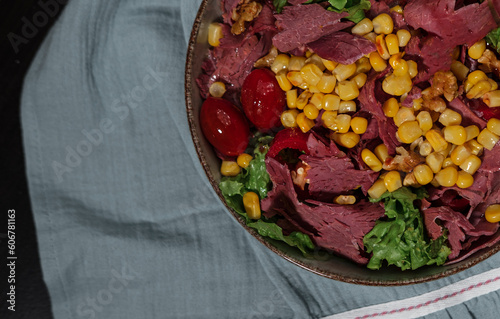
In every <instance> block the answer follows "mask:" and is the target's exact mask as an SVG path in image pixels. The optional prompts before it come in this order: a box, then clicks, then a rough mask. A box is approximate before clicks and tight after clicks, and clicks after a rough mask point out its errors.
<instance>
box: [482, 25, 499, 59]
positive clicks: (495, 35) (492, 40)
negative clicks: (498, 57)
mask: <svg viewBox="0 0 500 319" xmlns="http://www.w3.org/2000/svg"><path fill="white" fill-rule="evenodd" d="M485 39H486V42H487V43H488V44H489V45H491V46H492V47H494V48H495V49H496V50H497V51H498V52H499V53H500V28H496V29H494V30H491V31H490V33H488V34H487V35H486V37H485Z"/></svg>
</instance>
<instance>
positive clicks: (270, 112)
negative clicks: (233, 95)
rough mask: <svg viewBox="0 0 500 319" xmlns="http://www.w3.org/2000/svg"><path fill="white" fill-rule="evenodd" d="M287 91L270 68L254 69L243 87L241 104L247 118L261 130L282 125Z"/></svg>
mask: <svg viewBox="0 0 500 319" xmlns="http://www.w3.org/2000/svg"><path fill="white" fill-rule="evenodd" d="M285 102H286V98H285V92H283V90H282V89H281V88H280V86H279V84H278V81H276V77H275V75H274V73H273V72H272V71H271V70H269V69H257V70H254V71H252V72H251V73H250V74H249V75H248V76H247V77H246V79H245V81H244V82H243V86H242V88H241V104H242V105H243V111H244V112H245V115H246V116H247V118H248V119H249V120H250V122H252V123H253V124H254V125H255V126H256V127H257V128H258V129H259V130H268V129H271V128H274V127H278V126H280V125H281V121H280V116H281V113H282V112H283V110H284V108H285Z"/></svg>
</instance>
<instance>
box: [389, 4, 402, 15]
mask: <svg viewBox="0 0 500 319" xmlns="http://www.w3.org/2000/svg"><path fill="white" fill-rule="evenodd" d="M390 11H391V12H397V13H399V14H403V8H402V7H401V6H400V5H396V6H394V7H392V8H391V10H390Z"/></svg>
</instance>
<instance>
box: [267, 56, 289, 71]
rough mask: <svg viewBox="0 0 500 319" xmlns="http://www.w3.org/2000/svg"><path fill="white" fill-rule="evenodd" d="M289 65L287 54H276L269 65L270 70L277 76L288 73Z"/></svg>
mask: <svg viewBox="0 0 500 319" xmlns="http://www.w3.org/2000/svg"><path fill="white" fill-rule="evenodd" d="M289 63H290V57H289V56H288V55H287V54H278V56H276V58H275V59H274V62H273V63H272V64H271V70H272V71H273V72H274V73H275V74H278V73H279V72H281V71H284V72H286V71H288V64H289Z"/></svg>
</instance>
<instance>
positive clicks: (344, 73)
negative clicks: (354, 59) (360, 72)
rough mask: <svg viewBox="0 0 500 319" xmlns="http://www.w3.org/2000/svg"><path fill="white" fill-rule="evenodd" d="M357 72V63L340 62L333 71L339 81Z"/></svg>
mask: <svg viewBox="0 0 500 319" xmlns="http://www.w3.org/2000/svg"><path fill="white" fill-rule="evenodd" d="M354 73H356V63H351V64H339V65H337V67H336V68H335V70H333V71H332V74H333V75H334V76H335V77H336V78H337V81H339V82H340V81H345V80H347V79H348V78H350V77H351V76H353V75H354Z"/></svg>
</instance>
